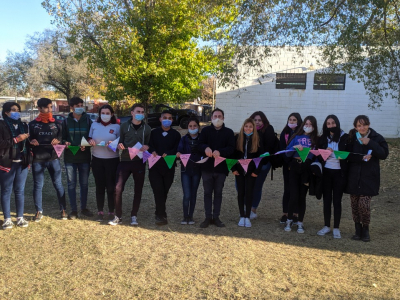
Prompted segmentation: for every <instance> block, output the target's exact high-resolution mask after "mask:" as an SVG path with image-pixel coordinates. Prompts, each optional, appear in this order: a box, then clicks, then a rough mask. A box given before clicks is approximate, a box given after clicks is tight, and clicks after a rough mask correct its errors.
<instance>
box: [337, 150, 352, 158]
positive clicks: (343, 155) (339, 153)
mask: <svg viewBox="0 0 400 300" xmlns="http://www.w3.org/2000/svg"><path fill="white" fill-rule="evenodd" d="M333 152H334V153H335V156H336V158H337V159H346V158H347V156H349V154H350V152H346V151H336V150H335V151H333Z"/></svg>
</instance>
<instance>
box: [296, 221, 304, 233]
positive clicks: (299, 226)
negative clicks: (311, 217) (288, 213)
mask: <svg viewBox="0 0 400 300" xmlns="http://www.w3.org/2000/svg"><path fill="white" fill-rule="evenodd" d="M297 233H304V226H303V222H297Z"/></svg>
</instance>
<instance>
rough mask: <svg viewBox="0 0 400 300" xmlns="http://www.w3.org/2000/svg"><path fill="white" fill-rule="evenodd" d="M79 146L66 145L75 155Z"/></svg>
mask: <svg viewBox="0 0 400 300" xmlns="http://www.w3.org/2000/svg"><path fill="white" fill-rule="evenodd" d="M80 148H81V147H79V146H68V149H69V150H71V152H72V153H73V154H74V155H75V154H76V153H77V152H78V151H79V149H80Z"/></svg>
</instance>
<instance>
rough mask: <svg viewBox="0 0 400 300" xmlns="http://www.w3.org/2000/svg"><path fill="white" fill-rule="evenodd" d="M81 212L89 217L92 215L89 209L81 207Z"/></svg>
mask: <svg viewBox="0 0 400 300" xmlns="http://www.w3.org/2000/svg"><path fill="white" fill-rule="evenodd" d="M81 214H82V215H84V216H86V217H89V218H91V217H93V216H94V215H93V213H92V212H91V211H90V210H88V209H87V208H84V209H82V210H81Z"/></svg>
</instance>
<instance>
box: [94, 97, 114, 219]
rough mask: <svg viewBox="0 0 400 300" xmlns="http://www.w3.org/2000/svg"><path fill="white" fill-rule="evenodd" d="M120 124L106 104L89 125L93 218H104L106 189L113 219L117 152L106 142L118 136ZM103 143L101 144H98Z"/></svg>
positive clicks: (110, 214) (109, 212) (110, 215)
mask: <svg viewBox="0 0 400 300" xmlns="http://www.w3.org/2000/svg"><path fill="white" fill-rule="evenodd" d="M119 131H120V126H119V124H117V119H116V118H115V116H114V110H113V109H112V107H111V106H110V105H108V104H106V105H103V106H102V107H100V109H99V117H98V118H97V121H96V122H94V123H93V124H92V126H90V131H89V140H88V141H89V144H90V145H91V146H92V170H93V176H94V181H95V183H96V202H97V215H96V216H95V220H96V221H98V222H101V221H103V220H104V212H103V208H104V200H105V193H106V190H107V200H108V219H109V220H113V219H114V189H115V176H116V172H117V167H118V164H119V153H118V151H117V152H114V151H112V150H111V149H110V148H108V147H107V146H108V144H109V143H111V142H112V141H114V140H116V139H117V138H118V137H119ZM100 145H103V146H100Z"/></svg>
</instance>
